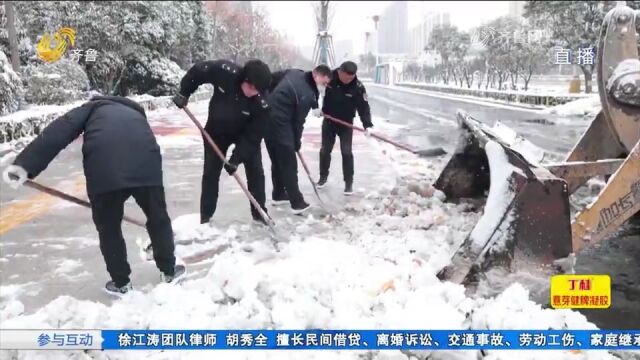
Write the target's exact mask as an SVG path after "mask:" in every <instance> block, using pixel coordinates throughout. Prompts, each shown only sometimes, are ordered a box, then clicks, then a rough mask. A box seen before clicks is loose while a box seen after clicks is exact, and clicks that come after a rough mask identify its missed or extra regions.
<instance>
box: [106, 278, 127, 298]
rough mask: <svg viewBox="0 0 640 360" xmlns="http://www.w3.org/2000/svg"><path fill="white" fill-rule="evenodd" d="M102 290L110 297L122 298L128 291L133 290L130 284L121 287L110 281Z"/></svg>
mask: <svg viewBox="0 0 640 360" xmlns="http://www.w3.org/2000/svg"><path fill="white" fill-rule="evenodd" d="M104 290H105V291H106V292H107V293H108V294H111V295H115V296H123V295H124V294H126V293H128V292H129V291H130V290H133V286H132V285H131V282H128V283H126V284H125V285H123V286H118V285H116V283H115V282H114V281H113V280H112V281H109V282H107V283H106V284H105V285H104Z"/></svg>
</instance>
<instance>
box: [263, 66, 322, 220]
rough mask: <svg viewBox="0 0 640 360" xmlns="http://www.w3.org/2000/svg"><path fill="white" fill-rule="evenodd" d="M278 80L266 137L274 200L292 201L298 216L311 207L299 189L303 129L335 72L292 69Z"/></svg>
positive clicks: (273, 92) (276, 80) (272, 96)
mask: <svg viewBox="0 0 640 360" xmlns="http://www.w3.org/2000/svg"><path fill="white" fill-rule="evenodd" d="M282 75H284V76H278V77H276V78H275V79H274V82H277V84H273V85H275V87H274V89H273V91H272V92H271V94H270V95H269V98H268V102H269V106H270V107H271V115H270V116H269V122H268V125H267V129H268V130H267V131H266V134H265V143H266V145H267V151H268V152H269V157H270V158H271V179H272V182H273V193H272V194H271V195H272V199H273V202H274V204H276V205H277V204H282V203H286V202H289V203H290V204H291V209H292V211H293V212H294V214H300V213H302V212H303V211H305V210H307V209H308V208H309V204H308V203H307V202H306V201H305V200H304V197H303V196H302V193H301V192H300V188H299V187H298V161H297V159H296V152H297V151H299V150H300V147H301V145H302V130H303V129H304V123H305V119H306V117H307V114H308V113H309V110H310V109H311V108H314V109H317V108H318V96H319V92H318V87H319V86H326V85H327V83H328V82H329V80H330V76H331V69H329V67H328V66H326V65H319V66H317V67H316V68H315V69H313V70H312V71H307V72H304V71H302V70H297V69H291V70H288V71H286V73H283V74H282Z"/></svg>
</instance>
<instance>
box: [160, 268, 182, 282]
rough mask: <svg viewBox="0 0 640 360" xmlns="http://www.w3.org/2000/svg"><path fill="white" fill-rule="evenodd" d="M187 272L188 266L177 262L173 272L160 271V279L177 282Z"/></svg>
mask: <svg viewBox="0 0 640 360" xmlns="http://www.w3.org/2000/svg"><path fill="white" fill-rule="evenodd" d="M186 273H187V268H186V267H185V266H184V265H180V264H177V265H176V266H175V267H174V270H173V274H172V275H169V274H165V273H162V272H161V273H160V279H161V280H162V281H164V282H166V283H176V282H178V281H179V280H180V278H182V277H183V276H184V275H186Z"/></svg>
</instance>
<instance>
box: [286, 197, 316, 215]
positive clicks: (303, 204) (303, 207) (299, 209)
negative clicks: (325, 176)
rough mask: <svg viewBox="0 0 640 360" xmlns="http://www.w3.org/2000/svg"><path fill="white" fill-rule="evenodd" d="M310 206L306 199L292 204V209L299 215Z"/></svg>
mask: <svg viewBox="0 0 640 360" xmlns="http://www.w3.org/2000/svg"><path fill="white" fill-rule="evenodd" d="M310 207H311V205H309V204H308V203H307V202H306V201H304V200H302V201H301V202H300V203H298V204H293V205H291V211H292V212H293V213H294V214H295V215H299V214H302V213H303V212H305V211H307V210H308V209H309V208H310Z"/></svg>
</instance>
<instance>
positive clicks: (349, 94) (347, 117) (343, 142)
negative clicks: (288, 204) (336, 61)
mask: <svg viewBox="0 0 640 360" xmlns="http://www.w3.org/2000/svg"><path fill="white" fill-rule="evenodd" d="M357 71H358V67H357V65H356V64H355V63H353V62H351V61H346V62H344V63H343V64H342V65H340V68H338V69H336V70H334V72H333V76H332V79H331V82H330V83H329V85H327V90H326V92H325V96H324V101H323V105H322V112H323V113H324V114H327V115H330V116H332V117H334V118H336V119H339V120H343V121H346V122H349V123H352V124H353V118H354V117H355V116H356V110H357V111H358V115H359V116H360V121H362V125H363V127H364V128H365V134H366V135H367V136H368V135H369V129H370V128H372V127H373V123H372V122H371V110H370V109H369V101H368V99H367V92H366V90H365V88H364V85H362V83H361V82H360V81H359V80H358V78H357V76H356V72H357ZM336 135H337V136H338V137H340V151H341V152H342V175H343V177H344V182H345V188H344V193H345V195H350V194H352V193H353V152H352V150H351V142H352V139H353V129H351V128H349V127H346V126H344V125H340V124H337V123H335V122H333V121H331V120H329V119H327V118H325V119H324V121H323V122H322V147H321V148H320V180H319V181H318V188H322V187H323V186H325V184H326V183H327V179H328V177H329V167H330V165H331V151H332V150H333V145H334V144H335V142H336Z"/></svg>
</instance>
